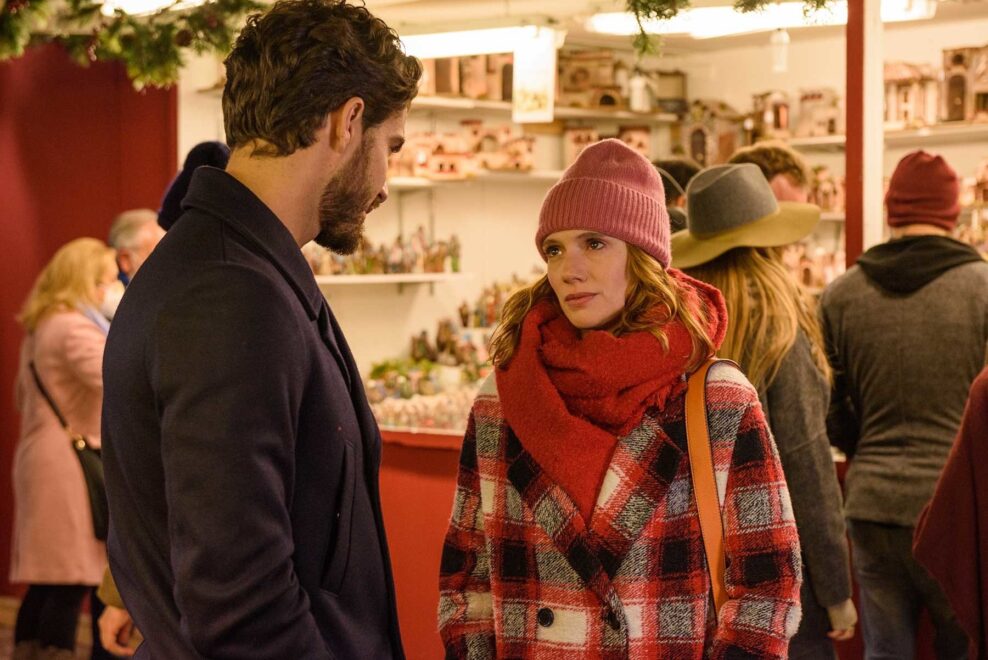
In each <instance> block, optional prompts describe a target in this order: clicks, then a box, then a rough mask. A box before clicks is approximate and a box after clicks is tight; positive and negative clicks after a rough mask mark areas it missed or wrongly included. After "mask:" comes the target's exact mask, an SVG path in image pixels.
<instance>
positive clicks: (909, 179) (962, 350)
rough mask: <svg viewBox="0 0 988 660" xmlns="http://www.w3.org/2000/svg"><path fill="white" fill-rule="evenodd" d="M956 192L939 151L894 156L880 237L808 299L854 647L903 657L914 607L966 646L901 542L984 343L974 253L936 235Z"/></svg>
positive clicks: (912, 633) (945, 447) (979, 266)
mask: <svg viewBox="0 0 988 660" xmlns="http://www.w3.org/2000/svg"><path fill="white" fill-rule="evenodd" d="M958 192H959V182H958V179H957V175H956V173H955V172H954V171H953V169H951V168H950V167H949V166H948V165H947V163H946V162H944V160H943V159H942V158H941V157H939V156H933V155H930V154H927V153H925V152H922V151H918V152H914V153H911V154H909V155H907V156H906V157H905V158H903V159H902V161H900V162H899V164H898V166H897V167H896V169H895V172H894V173H893V174H892V179H891V181H890V184H889V190H888V193H887V195H886V197H885V204H886V208H887V211H888V214H887V221H888V224H889V226H890V228H891V240H889V241H888V242H887V243H883V244H881V245H877V246H875V247H873V248H871V249H870V250H868V251H867V252H865V253H864V254H863V255H861V257H860V258H859V259H858V262H857V264H856V265H855V266H854V267H852V268H851V269H849V270H848V271H847V272H846V273H845V274H844V275H842V276H841V277H839V278H838V279H837V280H835V281H834V282H833V283H832V284H831V285H830V286H829V287H828V288H827V289H826V290H825V291H824V294H823V298H822V302H821V315H822V320H823V329H824V337H825V341H826V346H827V353H828V358H829V359H830V364H831V366H832V367H833V371H834V389H833V392H832V396H831V404H830V412H829V415H828V433H829V435H830V441H831V443H832V444H834V445H835V446H837V447H840V448H841V449H843V450H844V451H845V452H846V453H847V454H848V456H849V457H851V458H852V460H851V463H850V468H849V470H848V473H847V479H846V483H845V497H846V502H845V507H846V508H845V515H846V517H847V518H848V527H849V531H850V534H851V541H852V545H853V548H854V565H855V572H856V575H857V579H858V583H859V586H860V593H861V607H862V620H863V626H864V641H865V652H866V657H867V658H896V659H897V660H899V659H905V660H908V659H909V658H912V657H914V654H915V637H916V627H917V622H918V619H919V615H920V612H921V610H922V609H923V608H924V607H925V608H926V609H928V611H929V613H930V616H931V618H932V620H933V623H934V626H935V628H936V641H935V644H936V649H937V655H938V657H940V658H963V657H966V651H965V647H966V643H967V642H966V638H965V636H964V633H963V631H962V630H961V629H960V627H959V626H958V624H957V621H956V618H955V617H954V615H953V613H952V612H951V610H950V607H949V605H948V603H947V600H946V598H945V597H944V595H943V593H942V592H941V590H940V588H939V587H938V586H937V584H936V582H934V580H933V579H932V578H931V577H930V576H929V575H928V574H927V573H926V571H925V570H923V569H922V568H921V567H920V566H919V564H918V563H917V562H916V561H915V559H914V558H913V556H912V552H911V544H912V537H913V527H914V525H915V524H916V519H917V517H918V515H919V513H920V511H921V509H922V508H923V506H924V505H925V504H926V502H927V501H928V500H929V499H930V497H931V496H932V494H933V490H934V487H935V485H936V482H937V477H938V476H939V475H940V471H941V470H942V469H943V466H944V463H945V462H946V460H947V455H948V453H949V452H950V448H951V444H952V443H953V440H954V437H955V436H956V435H957V429H958V427H959V425H960V421H961V417H962V415H963V412H964V403H965V401H966V399H967V392H968V389H969V388H970V386H971V382H972V381H973V380H974V378H975V377H976V376H977V375H978V372H979V371H980V370H981V368H982V367H983V366H984V364H985V355H986V346H988V263H986V262H985V261H984V260H983V259H982V258H981V256H980V255H979V254H978V252H977V251H976V250H974V249H973V248H971V247H970V246H968V245H965V244H963V243H960V242H959V241H955V240H954V239H952V238H950V236H949V232H950V230H951V229H953V228H954V226H955V224H956V222H957V216H958V213H959V210H960V207H959V204H958ZM972 579H973V576H972Z"/></svg>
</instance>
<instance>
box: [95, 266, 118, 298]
mask: <svg viewBox="0 0 988 660" xmlns="http://www.w3.org/2000/svg"><path fill="white" fill-rule="evenodd" d="M119 276H120V269H119V268H117V264H116V262H115V261H112V260H111V261H109V262H108V263H107V264H106V265H105V266H103V273H102V274H101V275H100V278H99V281H98V282H96V288H95V291H94V293H93V302H94V303H96V306H97V307H99V306H100V305H102V304H103V299H104V298H105V297H106V290H107V289H109V288H111V287H115V286H117V285H120V286H123V284H122V283H121V282H120V280H119V279H118V277H119Z"/></svg>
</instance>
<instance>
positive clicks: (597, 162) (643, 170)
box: [535, 139, 669, 268]
mask: <svg viewBox="0 0 988 660" xmlns="http://www.w3.org/2000/svg"><path fill="white" fill-rule="evenodd" d="M565 229H588V230H590V231H597V232H600V233H601V234H607V235H608V236H613V237H615V238H619V239H621V240H622V241H624V242H625V243H630V244H631V245H635V246H637V247H639V248H641V249H642V250H644V251H645V252H646V253H648V254H650V255H652V256H653V257H654V258H655V260H656V261H658V262H659V263H660V264H662V267H663V268H667V267H668V266H669V214H668V212H666V203H665V192H664V191H663V189H662V178H661V177H660V176H659V173H658V172H657V171H656V169H655V168H654V167H653V166H652V164H651V163H650V162H648V160H647V159H646V158H645V157H644V156H642V155H641V154H639V153H638V152H637V151H635V150H634V149H632V148H630V147H629V146H627V145H626V144H625V143H624V142H621V141H620V140H614V139H611V140H602V141H600V142H597V143H595V144H592V145H590V146H589V147H587V148H586V149H584V150H583V151H582V152H581V153H580V155H579V157H577V159H576V161H575V162H574V163H573V164H572V165H570V166H569V168H568V169H567V170H566V171H565V172H563V176H562V178H561V179H560V180H559V182H558V183H556V185H554V186H553V187H552V188H550V189H549V193H548V194H547V195H546V196H545V201H543V202H542V210H541V212H540V213H539V230H538V232H537V233H536V234H535V246H536V247H537V248H538V250H539V254H541V255H542V258H543V259H545V258H546V257H545V253H544V252H543V251H542V241H543V240H545V237H546V236H548V235H549V234H552V233H554V232H557V231H563V230H565Z"/></svg>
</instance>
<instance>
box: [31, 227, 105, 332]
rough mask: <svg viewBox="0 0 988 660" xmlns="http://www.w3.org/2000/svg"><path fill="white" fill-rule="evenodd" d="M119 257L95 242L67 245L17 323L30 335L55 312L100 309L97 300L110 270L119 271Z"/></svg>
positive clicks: (80, 240) (46, 270) (47, 269)
mask: <svg viewBox="0 0 988 660" xmlns="http://www.w3.org/2000/svg"><path fill="white" fill-rule="evenodd" d="M115 258H116V253H115V252H114V251H113V249H112V248H110V247H107V245H106V243H104V242H103V241H101V240H98V239H95V238H77V239H75V240H74V241H70V242H69V243H66V244H65V245H63V246H62V247H61V248H59V250H58V252H56V253H55V256H54V257H52V258H51V261H49V262H48V265H47V266H45V268H44V270H42V271H41V274H40V275H38V279H36V280H35V281H34V286H33V287H32V288H31V293H29V294H28V296H27V300H25V301H24V306H23V307H22V308H21V311H20V314H18V315H17V320H18V321H19V322H20V323H21V325H23V326H24V328H25V329H26V330H27V331H28V332H34V330H35V329H36V328H37V327H38V323H40V322H41V320H42V319H43V318H44V317H45V316H47V315H48V314H51V313H52V312H55V311H59V310H68V309H76V308H78V307H80V306H81V305H92V306H95V305H96V300H95V299H94V298H93V296H94V294H95V292H96V287H97V286H98V285H99V282H100V279H101V278H102V276H103V273H104V271H105V270H106V268H107V266H111V265H112V266H114V267H115Z"/></svg>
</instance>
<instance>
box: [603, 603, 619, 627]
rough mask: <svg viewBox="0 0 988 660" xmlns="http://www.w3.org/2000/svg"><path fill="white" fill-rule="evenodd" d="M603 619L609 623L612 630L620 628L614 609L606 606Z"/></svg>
mask: <svg viewBox="0 0 988 660" xmlns="http://www.w3.org/2000/svg"><path fill="white" fill-rule="evenodd" d="M604 621H606V622H607V625H609V626H610V627H611V629H613V630H619V629H620V628H621V622H620V621H618V618H617V614H615V613H614V610H612V609H610V608H608V609H607V611H606V612H605V613H604Z"/></svg>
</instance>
